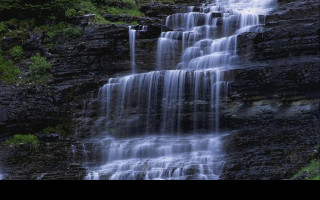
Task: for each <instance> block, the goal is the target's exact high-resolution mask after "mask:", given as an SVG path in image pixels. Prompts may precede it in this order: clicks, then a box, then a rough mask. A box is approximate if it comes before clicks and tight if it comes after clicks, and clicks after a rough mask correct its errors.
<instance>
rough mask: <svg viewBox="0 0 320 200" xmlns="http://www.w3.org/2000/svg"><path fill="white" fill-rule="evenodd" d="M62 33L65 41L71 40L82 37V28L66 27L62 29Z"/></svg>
mask: <svg viewBox="0 0 320 200" xmlns="http://www.w3.org/2000/svg"><path fill="white" fill-rule="evenodd" d="M63 32H64V34H65V37H66V39H67V40H69V41H70V40H73V39H76V38H78V37H80V36H81V35H82V28H81V27H79V26H76V27H68V28H65V29H63Z"/></svg>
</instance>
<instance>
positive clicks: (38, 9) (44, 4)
mask: <svg viewBox="0 0 320 200" xmlns="http://www.w3.org/2000/svg"><path fill="white" fill-rule="evenodd" d="M148 2H161V3H173V2H174V0H155V1H154V0H1V1H0V21H7V20H10V19H12V18H16V19H26V18H33V19H36V22H37V23H38V24H43V23H44V22H46V20H48V19H49V18H50V19H55V20H57V21H64V20H67V19H68V18H70V17H72V16H75V15H81V14H86V13H93V14H102V13H106V12H107V10H108V8H117V9H123V10H128V9H129V10H138V8H139V7H140V6H141V4H143V3H148Z"/></svg>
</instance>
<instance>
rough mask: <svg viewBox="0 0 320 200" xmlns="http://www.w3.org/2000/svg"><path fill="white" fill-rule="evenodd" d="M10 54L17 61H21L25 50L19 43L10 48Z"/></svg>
mask: <svg viewBox="0 0 320 200" xmlns="http://www.w3.org/2000/svg"><path fill="white" fill-rule="evenodd" d="M10 54H11V57H12V58H13V59H14V60H15V61H20V60H21V59H22V56H23V54H24V51H23V48H22V47H21V46H19V45H17V46H14V47H12V48H11V49H10Z"/></svg>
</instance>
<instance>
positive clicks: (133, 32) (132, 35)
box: [129, 26, 136, 74]
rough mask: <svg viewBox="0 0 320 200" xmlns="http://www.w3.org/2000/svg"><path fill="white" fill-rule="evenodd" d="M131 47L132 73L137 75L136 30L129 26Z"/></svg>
mask: <svg viewBox="0 0 320 200" xmlns="http://www.w3.org/2000/svg"><path fill="white" fill-rule="evenodd" d="M129 45H130V60H131V70H132V73H133V74H134V73H136V30H134V29H133V28H132V27H131V26H129Z"/></svg>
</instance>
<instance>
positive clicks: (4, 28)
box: [0, 22, 7, 34]
mask: <svg viewBox="0 0 320 200" xmlns="http://www.w3.org/2000/svg"><path fill="white" fill-rule="evenodd" d="M5 32H7V25H6V24H5V23H3V22H0V34H2V33H5Z"/></svg>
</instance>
